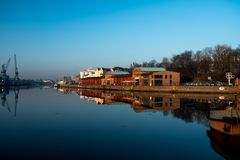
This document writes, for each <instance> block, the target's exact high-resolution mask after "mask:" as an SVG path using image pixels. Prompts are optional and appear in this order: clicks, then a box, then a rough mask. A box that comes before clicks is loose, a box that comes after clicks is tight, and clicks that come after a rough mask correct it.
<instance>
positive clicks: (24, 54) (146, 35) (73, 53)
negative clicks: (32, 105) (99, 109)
mask: <svg viewBox="0 0 240 160" xmlns="http://www.w3.org/2000/svg"><path fill="white" fill-rule="evenodd" d="M218 44H227V45H229V46H231V47H232V48H236V47H238V46H239V45H240V0H78V1H77V0H0V64H4V63H6V62H7V60H8V58H9V57H11V63H10V65H9V68H8V71H7V73H8V74H9V75H10V76H11V77H13V76H14V54H16V55H17V63H18V70H19V76H20V78H22V79H53V80H56V79H61V78H63V76H73V75H77V74H79V71H80V70H83V69H86V68H89V67H109V68H110V67H114V66H121V67H129V66H130V64H131V63H132V62H138V63H142V62H146V61H150V60H153V59H155V60H157V61H158V62H161V60H162V58H163V57H168V58H171V57H172V56H173V55H176V54H179V53H182V52H184V51H185V50H192V51H197V50H201V49H204V48H206V47H214V46H216V45H218Z"/></svg>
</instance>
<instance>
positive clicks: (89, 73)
mask: <svg viewBox="0 0 240 160" xmlns="http://www.w3.org/2000/svg"><path fill="white" fill-rule="evenodd" d="M109 70H110V69H109V68H102V67H99V68H89V69H86V70H84V71H80V74H79V75H80V78H81V79H83V78H92V77H102V76H104V74H105V73H106V72H107V71H109Z"/></svg>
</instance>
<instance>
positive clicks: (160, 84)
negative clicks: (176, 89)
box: [155, 80, 163, 86]
mask: <svg viewBox="0 0 240 160" xmlns="http://www.w3.org/2000/svg"><path fill="white" fill-rule="evenodd" d="M162 83H163V82H162V80H155V86H162Z"/></svg>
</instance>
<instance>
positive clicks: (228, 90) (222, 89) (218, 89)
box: [60, 85, 240, 94]
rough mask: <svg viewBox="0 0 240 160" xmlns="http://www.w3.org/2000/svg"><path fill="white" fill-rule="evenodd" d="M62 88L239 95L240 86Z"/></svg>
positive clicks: (103, 86) (66, 86)
mask: <svg viewBox="0 0 240 160" xmlns="http://www.w3.org/2000/svg"><path fill="white" fill-rule="evenodd" d="M60 88H82V89H100V90H118V91H143V92H171V93H223V94H238V93H240V87H239V86H112V85H60Z"/></svg>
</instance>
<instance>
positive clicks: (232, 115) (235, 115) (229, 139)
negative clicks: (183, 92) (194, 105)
mask: <svg viewBox="0 0 240 160" xmlns="http://www.w3.org/2000/svg"><path fill="white" fill-rule="evenodd" d="M236 98H237V99H236V101H235V102H236V103H235V104H236V105H235V106H234V107H228V108H226V109H225V110H218V111H210V114H209V119H210V122H209V125H210V130H208V131H207V134H208V137H209V138H210V140H211V147H212V148H213V150H214V151H215V152H217V153H218V154H220V155H221V156H222V157H224V158H225V159H240V153H239V148H240V106H239V103H238V102H239V97H236Z"/></svg>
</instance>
